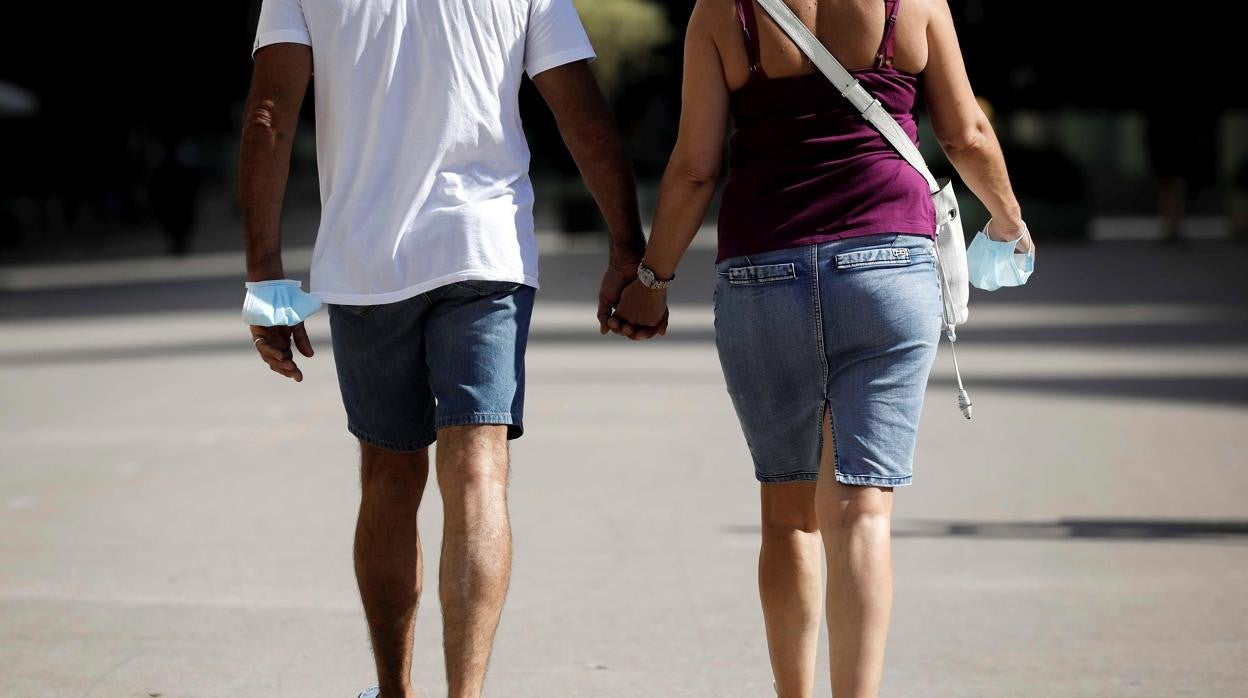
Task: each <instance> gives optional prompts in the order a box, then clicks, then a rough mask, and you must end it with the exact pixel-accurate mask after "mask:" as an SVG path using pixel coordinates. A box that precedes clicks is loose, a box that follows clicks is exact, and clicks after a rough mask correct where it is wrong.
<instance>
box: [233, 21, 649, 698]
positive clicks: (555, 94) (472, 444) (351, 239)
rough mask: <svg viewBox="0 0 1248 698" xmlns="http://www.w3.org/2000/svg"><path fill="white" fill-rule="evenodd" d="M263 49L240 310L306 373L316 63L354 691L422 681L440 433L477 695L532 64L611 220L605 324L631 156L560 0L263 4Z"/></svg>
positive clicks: (517, 305)
mask: <svg viewBox="0 0 1248 698" xmlns="http://www.w3.org/2000/svg"><path fill="white" fill-rule="evenodd" d="M254 56H255V74H254V76H253V80H252V88H251V93H250V95H249V97H248V101H247V107H246V115H245V119H246V121H245V124H244V128H243V144H242V154H241V163H240V189H241V199H242V211H243V219H244V226H245V229H246V240H247V274H248V282H249V283H248V300H247V302H246V305H245V309H244V315H245V317H246V318H248V322H249V323H250V324H251V325H252V328H251V331H252V337H253V340H254V343H255V346H256V349H257V350H258V351H259V353H260V355H261V357H262V358H263V359H264V360H265V362H266V363H268V364H269V366H270V368H272V370H274V371H276V372H277V373H279V374H281V375H283V376H286V377H289V378H292V379H294V380H296V381H301V380H302V378H303V374H302V373H301V372H300V371H299V368H298V366H297V365H296V364H295V362H294V358H293V351H292V345H293V347H294V348H297V349H298V350H299V352H300V353H301V354H303V355H304V356H309V357H310V356H312V347H311V344H310V342H309V341H308V337H307V333H306V332H305V331H304V328H303V324H302V320H303V317H305V316H306V315H307V314H308V313H309V312H311V311H312V310H314V309H315V307H316V305H317V304H316V301H315V300H312V299H310V298H309V297H307V296H306V294H302V292H301V291H299V288H298V283H297V282H291V281H286V280H284V278H283V277H284V271H283V268H282V260H281V243H280V235H279V220H280V218H281V208H282V197H283V193H284V190H285V188H286V182H287V174H288V168H289V160H290V150H291V141H292V137H293V134H294V130H295V127H296V124H297V121H298V114H299V111H300V106H301V104H302V102H303V98H304V94H305V91H306V89H307V86H308V84H309V82H311V81H313V80H314V81H315V87H316V90H315V94H316V130H317V165H318V170H319V173H320V185H321V199H322V215H321V225H320V230H319V233H318V236H317V241H316V250H315V253H314V256H313V261H312V289H311V290H312V292H313V294H314V295H315V296H316V297H318V298H319V299H320V300H321V301H324V302H325V303H326V304H328V305H329V314H330V326H331V332H332V337H333V345H334V358H335V363H336V366H337V369H338V377H339V385H340V387H341V390H342V396H343V403H344V405H345V407H346V412H347V423H348V424H347V426H348V429H349V430H350V431H351V433H353V434H354V435H355V436H356V437H358V439H359V441H360V449H361V454H362V455H361V471H362V489H363V494H362V498H361V504H360V514H359V522H358V525H357V529H356V539H355V569H356V577H357V579H358V581H359V587H360V594H361V597H362V598H363V602H364V610H365V615H366V616H367V619H368V625H369V629H370V634H371V637H372V643H373V654H374V658H375V660H376V665H377V674H378V679H379V684H380V685H379V687H378V688H374V689H371V690H370V691H366V692H365V694H362V695H369V696H376V695H378V694H379V695H381V696H384V697H385V698H401V697H404V696H409V695H412V689H411V686H410V684H409V677H408V674H409V671H410V666H411V652H412V629H413V623H414V618H415V613H416V605H417V600H418V597H419V594H420V589H421V572H422V569H421V564H422V563H421V553H420V541H419V536H418V534H417V528H416V510H417V507H418V506H419V503H420V500H421V496H422V494H423V492H424V488H425V484H426V480H427V476H428V471H429V457H428V447H429V446H430V445H431V444H433V443H434V442H435V441H436V443H437V444H438V449H437V464H436V470H437V479H438V485H439V489H440V492H441V495H442V501H443V505H444V509H445V512H446V518H445V532H444V540H443V546H442V557H441V575H440V580H439V596H440V600H441V604H442V613H443V624H444V632H445V643H444V644H445V653H446V670H447V682H448V685H449V689H450V695H451V696H453V697H467V696H477V695H479V694H480V692H481V687H482V683H483V681H484V677H485V670H486V665H487V663H488V661H489V654H490V648H491V646H492V643H493V639H494V633H495V629H496V628H497V625H498V620H499V615H500V613H501V610H502V606H503V599H504V596H505V595H506V591H507V586H508V580H509V576H510V565H511V534H510V527H509V522H508V515H507V502H506V491H507V469H508V452H507V441H508V439H514V438H516V437H518V436H520V434H521V433H522V431H523V419H522V417H523V401H524V350H525V345H526V343H527V340H528V329H529V318H530V314H531V312H532V306H533V298H534V293H535V289H536V288H537V285H538V273H537V245H536V241H535V238H534V230H533V188H532V185H531V184H530V181H529V176H528V170H529V150H528V146H527V143H526V142H525V138H524V133H523V131H522V129H521V123H520V113H519V108H518V104H517V93H518V91H519V89H520V84H521V80H522V79H523V75H524V74H525V73H526V72H527V73H528V75H529V76H531V77H532V79H533V82H534V83H535V84H536V85H537V88H538V90H539V92H540V93H541V94H542V96H543V97H544V99H545V100H546V102H547V104H548V105H549V106H550V108H551V110H552V112H553V113H554V115H555V117H556V121H557V122H558V125H559V128H560V131H561V133H562V135H563V138H564V141H565V142H566V144H567V146H568V148H569V150H570V151H571V153H572V155H573V158H574V159H575V160H576V162H577V164H578V166H579V167H580V170H581V173H582V175H583V176H584V178H585V181H586V183H587V185H588V187H589V189H590V191H591V192H592V193H593V195H594V197H595V199H596V200H597V202H598V204H599V207H600V208H601V209H602V212H603V215H604V217H605V219H606V222H607V226H608V229H609V231H610V235H611V254H610V259H609V262H608V267H607V271H606V273H605V275H604V277H603V284H602V290H601V293H600V298H599V313H598V320H599V326H600V327H599V329H600V331H602V332H604V333H605V332H606V331H607V326H606V322H607V319H608V318H609V316H610V314H611V312H612V310H613V308H614V306H615V304H616V303H617V302H618V300H619V297H620V293H621V292H622V290H623V288H624V287H625V286H626V285H627V284H628V283H629V282H630V281H631V280H632V279H633V278H635V276H636V268H637V265H638V263H639V261H640V258H641V251H642V247H643V245H644V240H643V236H642V232H641V224H640V220H639V218H640V217H639V214H638V207H637V200H636V188H635V184H634V181H633V174H632V170H631V166H630V164H629V162H628V159H627V158H626V157H625V155H624V153H623V150H622V148H621V146H620V143H619V139H618V137H617V135H616V132H615V127H614V124H613V123H612V119H611V116H610V113H609V111H608V109H607V106H606V103H605V101H604V100H603V98H602V95H601V93H600V92H599V90H598V88H597V85H596V84H595V82H594V80H593V78H592V76H591V75H590V73H589V70H588V67H587V61H588V60H589V59H592V58H593V56H594V53H593V49H592V48H591V47H590V44H589V40H588V38H587V37H586V35H585V31H584V29H583V28H582V26H581V23H580V20H579V18H578V17H577V14H576V10H575V8H574V7H573V5H572V0H264V2H263V5H262V10H261V16H260V25H259V30H258V32H257V37H256V44H255V53H254ZM313 76H315V77H313ZM654 331H658V330H657V328H656V329H655V330H654Z"/></svg>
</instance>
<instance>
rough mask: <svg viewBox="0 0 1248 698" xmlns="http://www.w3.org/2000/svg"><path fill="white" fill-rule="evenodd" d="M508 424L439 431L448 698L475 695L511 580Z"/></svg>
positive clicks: (440, 584)
mask: <svg viewBox="0 0 1248 698" xmlns="http://www.w3.org/2000/svg"><path fill="white" fill-rule="evenodd" d="M507 468H508V457H507V427H505V426H466V427H451V428H447V429H443V430H442V431H441V432H439V433H438V452H437V473H438V489H439V490H440V491H441V493H442V505H443V509H444V510H445V516H446V520H445V528H444V531H443V534H442V563H441V573H440V579H439V580H438V595H439V597H440V598H441V600H442V625H443V633H444V638H443V645H444V648H445V652H446V681H447V686H448V689H449V694H450V698H477V697H478V696H480V695H481V687H482V685H483V684H484V682H485V670H486V667H487V666H488V664H489V661H490V650H491V649H492V648H493V645H494V632H495V630H497V628H498V620H499V617H500V615H501V614H502V610H503V600H504V599H505V598H506V596H507V586H508V584H509V583H510V580H511V525H510V523H509V521H508V514H507Z"/></svg>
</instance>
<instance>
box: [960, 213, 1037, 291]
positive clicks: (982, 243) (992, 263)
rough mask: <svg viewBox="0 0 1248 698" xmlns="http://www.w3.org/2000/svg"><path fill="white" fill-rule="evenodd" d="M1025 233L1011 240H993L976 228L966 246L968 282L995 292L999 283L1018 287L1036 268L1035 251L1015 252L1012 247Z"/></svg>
mask: <svg viewBox="0 0 1248 698" xmlns="http://www.w3.org/2000/svg"><path fill="white" fill-rule="evenodd" d="M1026 236H1027V231H1026V229H1025V228H1024V229H1023V233H1022V234H1020V235H1019V236H1018V238H1017V239H1015V240H1007V241H1005V242H997V241H996V240H993V239H992V238H990V237H988V235H987V234H985V233H984V231H982V230H981V231H979V233H978V234H976V235H975V239H974V240H972V241H971V244H970V246H969V247H967V248H966V266H967V271H968V272H969V274H970V281H971V285H972V286H974V287H975V288H978V289H982V290H984V291H995V290H997V289H999V288H1001V287H1002V286H1022V285H1023V284H1025V283H1027V279H1029V278H1031V274H1032V272H1034V271H1035V270H1036V252H1035V250H1032V251H1030V252H1027V253H1026V254H1019V253H1018V252H1017V251H1016V250H1015V248H1016V247H1017V246H1018V243H1019V242H1021V241H1022V239H1023V238H1024V237H1026Z"/></svg>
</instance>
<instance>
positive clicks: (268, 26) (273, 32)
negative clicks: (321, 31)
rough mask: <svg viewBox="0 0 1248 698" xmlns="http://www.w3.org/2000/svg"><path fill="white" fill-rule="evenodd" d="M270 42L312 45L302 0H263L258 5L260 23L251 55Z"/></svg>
mask: <svg viewBox="0 0 1248 698" xmlns="http://www.w3.org/2000/svg"><path fill="white" fill-rule="evenodd" d="M270 44H307V45H308V46H311V45H312V34H311V33H310V32H309V31H308V22H307V19H306V18H305V17H304V16H303V1H302V0H264V2H263V4H261V5H260V25H259V27H258V28H257V29H256V44H255V46H253V47H252V49H251V55H253V56H254V55H256V51H259V50H260V49H262V48H264V47H265V46H268V45H270Z"/></svg>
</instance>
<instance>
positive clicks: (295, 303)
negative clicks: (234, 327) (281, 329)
mask: <svg viewBox="0 0 1248 698" xmlns="http://www.w3.org/2000/svg"><path fill="white" fill-rule="evenodd" d="M300 286H301V284H300V283H299V282H298V281H293V280H289V279H283V280H280V281H249V282H247V297H246V298H245V299H243V321H244V322H246V323H247V324H248V325H259V326H261V327H274V326H277V325H288V326H291V325H298V324H299V323H301V322H303V321H304V320H306V319H308V316H309V315H311V314H312V313H315V312H316V311H318V310H320V309H321V301H320V300H319V299H318V298H317V297H316V296H313V295H312V294H310V293H304V292H303V290H302V289H301V288H300Z"/></svg>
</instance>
